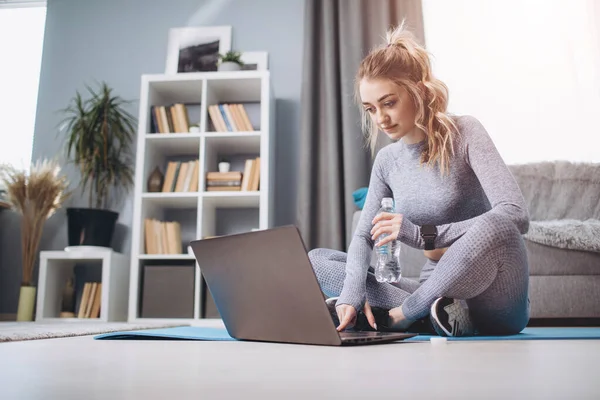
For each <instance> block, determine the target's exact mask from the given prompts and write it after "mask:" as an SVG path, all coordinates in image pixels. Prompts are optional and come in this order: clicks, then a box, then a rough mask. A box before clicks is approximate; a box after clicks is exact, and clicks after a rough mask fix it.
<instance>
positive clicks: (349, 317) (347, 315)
mask: <svg viewBox="0 0 600 400" xmlns="http://www.w3.org/2000/svg"><path fill="white" fill-rule="evenodd" d="M335 310H336V311H337V315H338V319H339V320H340V325H339V326H338V327H337V331H338V332H341V331H343V330H344V329H346V328H352V327H353V326H354V325H356V317H357V313H356V309H355V308H354V307H352V306H351V305H348V304H342V305H339V306H337V307H336V308H335ZM363 313H364V314H365V317H367V321H369V325H371V327H373V329H375V330H377V324H376V323H375V316H374V315H373V311H372V310H371V306H370V305H369V303H368V302H365V305H364V307H363Z"/></svg>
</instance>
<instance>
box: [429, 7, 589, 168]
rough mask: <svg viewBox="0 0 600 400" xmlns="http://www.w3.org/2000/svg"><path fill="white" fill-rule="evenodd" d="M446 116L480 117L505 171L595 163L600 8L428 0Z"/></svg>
mask: <svg viewBox="0 0 600 400" xmlns="http://www.w3.org/2000/svg"><path fill="white" fill-rule="evenodd" d="M423 12H424V19H425V36H426V45H427V48H428V50H429V51H430V52H431V53H432V55H433V65H434V74H436V75H437V76H438V77H439V78H440V79H442V80H443V81H444V82H445V83H446V84H447V85H448V86H449V88H450V104H449V111H451V112H453V113H456V114H470V115H473V116H475V117H477V118H478V119H479V120H480V121H482V123H483V124H484V126H485V127H486V128H487V130H488V132H489V133H490V135H491V136H492V138H493V140H494V142H495V144H496V146H497V147H498V149H499V151H500V152H501V154H502V156H503V157H504V160H505V162H507V163H509V164H513V163H524V162H530V161H543V160H558V159H562V160H571V161H593V162H600V124H599V123H598V119H599V118H600V30H599V26H598V23H599V22H600V17H599V15H600V2H597V1H595V0H570V1H567V0H562V1H561V0H503V1H490V0H485V1H481V0H424V1H423Z"/></svg>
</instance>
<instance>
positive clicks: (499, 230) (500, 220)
mask: <svg viewBox="0 0 600 400" xmlns="http://www.w3.org/2000/svg"><path fill="white" fill-rule="evenodd" d="M471 230H473V232H474V233H475V234H477V235H480V234H481V235H485V236H487V237H489V238H490V240H491V241H493V242H494V243H499V242H504V243H507V242H510V241H511V240H512V239H514V238H521V232H519V229H518V228H517V226H516V225H515V223H514V222H513V221H512V219H511V218H510V217H508V216H506V215H504V214H498V213H491V212H488V213H486V214H483V215H481V216H480V217H479V218H478V220H477V222H476V223H475V224H473V226H472V227H471Z"/></svg>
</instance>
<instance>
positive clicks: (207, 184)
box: [128, 71, 274, 323]
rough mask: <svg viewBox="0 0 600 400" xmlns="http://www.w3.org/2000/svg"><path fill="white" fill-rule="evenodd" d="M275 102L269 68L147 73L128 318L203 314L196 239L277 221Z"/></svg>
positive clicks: (204, 295)
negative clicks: (221, 167) (157, 181)
mask: <svg viewBox="0 0 600 400" xmlns="http://www.w3.org/2000/svg"><path fill="white" fill-rule="evenodd" d="M273 101H274V100H273V97H272V95H271V88H270V74H269V71H234V72H205V73H185V74H174V75H143V76H142V78H141V95H140V110H139V125H138V130H139V132H138V144H137V160H136V178H135V179H136V181H135V196H134V216H133V230H132V252H131V254H132V255H131V269H130V273H131V277H130V293H129V313H128V314H129V315H128V320H129V321H130V322H136V321H141V320H143V321H148V320H155V321H161V322H162V321H170V322H173V321H177V322H188V323H189V322H193V321H194V320H197V319H200V318H203V317H204V316H205V315H204V314H205V312H204V310H206V309H207V305H206V302H208V303H209V304H208V309H209V310H210V309H211V304H212V302H211V299H210V293H207V291H206V290H205V289H204V290H203V288H205V285H204V284H203V280H202V275H201V267H202V266H200V265H198V264H197V263H196V261H195V258H194V257H193V254H192V253H191V252H189V250H188V245H189V242H190V241H192V240H196V239H201V238H202V239H206V238H211V237H215V236H220V235H227V234H234V233H240V232H246V231H250V230H252V229H266V228H270V227H272V225H273V219H272V217H273V207H272V205H273V179H272V171H273V160H274V154H273V146H274V142H273V140H272V127H273V126H274V118H273V114H272V111H273V110H274V107H273ZM193 125H197V126H198V128H197V129H193V128H192V129H190V127H192V126H193ZM186 129H187V132H183V131H184V130H186ZM190 131H191V132H190ZM223 159H226V160H227V161H228V162H229V163H230V173H229V174H220V173H219V172H218V164H219V162H220V161H222V160H223ZM156 167H158V168H159V169H160V170H161V171H162V173H163V174H164V180H163V182H162V184H161V187H160V190H159V191H155V192H149V191H148V184H147V183H148V179H149V177H150V175H151V174H152V172H153V170H154V169H155V168H156ZM166 277H168V279H167V278H166ZM158 282H163V284H158ZM207 297H208V299H207ZM190 299H191V300H190ZM157 301H158V302H157ZM190 301H191V302H192V304H190ZM213 308H214V307H213ZM208 314H209V315H210V316H214V312H208Z"/></svg>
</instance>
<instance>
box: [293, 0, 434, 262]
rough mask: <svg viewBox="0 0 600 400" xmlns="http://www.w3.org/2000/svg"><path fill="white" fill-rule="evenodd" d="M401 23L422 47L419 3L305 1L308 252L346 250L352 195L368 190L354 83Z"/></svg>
mask: <svg viewBox="0 0 600 400" xmlns="http://www.w3.org/2000/svg"><path fill="white" fill-rule="evenodd" d="M403 18H404V19H406V22H407V24H408V26H409V28H410V30H411V31H412V32H413V33H414V34H415V36H416V37H417V39H418V40H419V41H420V42H421V43H422V44H424V33H423V16H422V8H421V0H306V9H305V25H304V65H303V77H302V78H303V81H302V88H303V89H302V100H301V104H302V111H301V112H302V114H301V129H300V135H301V137H300V141H299V143H300V149H299V151H300V154H299V165H298V168H299V174H298V177H299V179H298V184H299V187H298V202H297V221H296V223H297V225H298V227H299V229H300V232H301V233H302V237H303V239H304V241H305V244H306V246H307V248H308V249H313V248H316V247H327V248H331V249H337V250H343V251H346V250H347V247H348V245H349V244H350V240H351V232H350V230H351V227H352V225H351V223H352V215H353V214H354V212H355V211H356V210H357V209H358V208H357V207H356V206H355V204H354V201H353V197H352V193H353V192H354V191H355V190H356V189H358V188H360V187H365V186H368V184H369V176H370V172H371V166H372V158H371V155H370V151H369V149H368V147H367V146H366V144H365V143H366V142H365V140H364V137H363V134H362V132H361V128H360V115H359V110H358V108H357V107H358V105H357V104H356V102H355V101H354V77H355V74H356V72H357V70H358V66H359V64H360V61H361V60H362V59H363V57H364V56H366V55H367V53H368V52H369V50H370V49H371V48H372V47H374V46H376V45H378V44H381V43H383V42H384V40H385V32H386V30H387V29H388V28H389V27H391V26H395V25H397V24H398V23H400V22H401V21H402V19H403ZM379 143H380V144H379V146H383V145H386V144H388V143H389V142H387V139H382V140H380V141H379Z"/></svg>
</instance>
